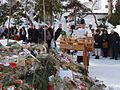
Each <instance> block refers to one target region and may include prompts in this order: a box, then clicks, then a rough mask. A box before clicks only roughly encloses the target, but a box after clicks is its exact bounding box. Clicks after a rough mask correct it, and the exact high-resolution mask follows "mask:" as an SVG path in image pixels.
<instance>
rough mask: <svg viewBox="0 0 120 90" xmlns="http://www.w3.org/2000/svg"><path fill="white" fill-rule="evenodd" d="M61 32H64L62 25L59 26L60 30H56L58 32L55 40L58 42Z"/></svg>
mask: <svg viewBox="0 0 120 90" xmlns="http://www.w3.org/2000/svg"><path fill="white" fill-rule="evenodd" d="M61 32H62V24H60V25H59V28H58V29H57V30H56V32H55V38H54V40H55V41H56V40H57V39H58V37H59V36H60V34H61Z"/></svg>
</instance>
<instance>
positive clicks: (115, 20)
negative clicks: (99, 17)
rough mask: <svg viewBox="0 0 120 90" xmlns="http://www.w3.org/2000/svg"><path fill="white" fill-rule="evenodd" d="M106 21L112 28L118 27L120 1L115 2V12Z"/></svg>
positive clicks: (119, 23) (119, 21)
mask: <svg viewBox="0 0 120 90" xmlns="http://www.w3.org/2000/svg"><path fill="white" fill-rule="evenodd" d="M108 21H109V22H110V23H111V24H112V25H114V26H116V25H120V0H117V2H116V5H115V12H114V13H113V14H112V16H111V17H110V19H109V20H108Z"/></svg>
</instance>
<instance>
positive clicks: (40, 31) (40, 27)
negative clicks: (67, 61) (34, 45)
mask: <svg viewBox="0 0 120 90" xmlns="http://www.w3.org/2000/svg"><path fill="white" fill-rule="evenodd" d="M38 33H39V35H38V42H39V43H42V42H44V29H43V27H42V26H41V25H39V28H38Z"/></svg>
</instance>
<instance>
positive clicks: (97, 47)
mask: <svg viewBox="0 0 120 90" xmlns="http://www.w3.org/2000/svg"><path fill="white" fill-rule="evenodd" d="M94 48H95V59H99V58H100V55H101V37H100V30H99V29H97V30H96V33H95V35H94Z"/></svg>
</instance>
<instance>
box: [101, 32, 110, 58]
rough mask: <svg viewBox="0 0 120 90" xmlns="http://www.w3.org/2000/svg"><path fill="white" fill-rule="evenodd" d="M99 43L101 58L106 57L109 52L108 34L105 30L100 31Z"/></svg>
mask: <svg viewBox="0 0 120 90" xmlns="http://www.w3.org/2000/svg"><path fill="white" fill-rule="evenodd" d="M101 42H102V53H103V57H107V56H108V51H109V34H108V32H107V30H103V31H102V35H101Z"/></svg>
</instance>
